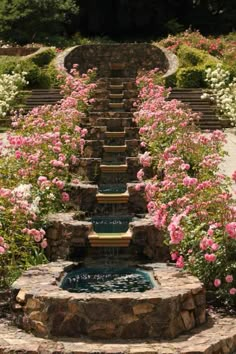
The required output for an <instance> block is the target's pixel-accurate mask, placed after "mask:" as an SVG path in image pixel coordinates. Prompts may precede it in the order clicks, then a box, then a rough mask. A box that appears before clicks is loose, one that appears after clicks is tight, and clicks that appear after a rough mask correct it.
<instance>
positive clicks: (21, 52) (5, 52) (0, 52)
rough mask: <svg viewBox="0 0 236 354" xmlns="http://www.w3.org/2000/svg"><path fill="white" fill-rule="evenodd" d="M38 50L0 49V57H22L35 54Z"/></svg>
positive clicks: (20, 48)
mask: <svg viewBox="0 0 236 354" xmlns="http://www.w3.org/2000/svg"><path fill="white" fill-rule="evenodd" d="M37 50H38V48H24V47H9V48H0V55H6V56H19V57H23V56H26V55H30V54H32V53H35V52H36V51H37Z"/></svg>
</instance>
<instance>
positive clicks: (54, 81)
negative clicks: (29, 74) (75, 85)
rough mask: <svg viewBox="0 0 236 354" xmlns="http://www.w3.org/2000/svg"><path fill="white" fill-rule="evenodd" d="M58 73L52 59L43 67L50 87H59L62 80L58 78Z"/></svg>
mask: <svg viewBox="0 0 236 354" xmlns="http://www.w3.org/2000/svg"><path fill="white" fill-rule="evenodd" d="M59 74H60V72H59V70H58V69H57V68H56V66H55V63H54V62H53V61H52V62H51V63H50V64H49V65H48V66H47V67H46V68H45V75H46V76H47V78H48V80H49V83H50V87H60V86H61V85H62V80H61V79H60V78H59Z"/></svg>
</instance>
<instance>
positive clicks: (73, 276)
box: [61, 267, 154, 293]
mask: <svg viewBox="0 0 236 354" xmlns="http://www.w3.org/2000/svg"><path fill="white" fill-rule="evenodd" d="M61 288H62V289H63V290H67V291H69V292H74V293H103V292H116V293H121V292H144V291H146V290H150V289H153V288H154V282H153V280H152V278H151V277H150V275H149V273H148V272H146V271H144V270H141V269H138V268H132V267H115V268H114V267H110V268H108V267H96V268H90V267H81V268H78V269H75V270H72V271H71V272H69V273H68V274H67V275H66V276H65V277H64V279H63V281H62V284H61Z"/></svg>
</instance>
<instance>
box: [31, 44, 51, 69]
mask: <svg viewBox="0 0 236 354" xmlns="http://www.w3.org/2000/svg"><path fill="white" fill-rule="evenodd" d="M55 56H56V49H55V48H52V47H51V48H40V49H39V50H38V51H37V52H36V53H34V54H32V55H30V58H31V61H32V62H33V63H34V64H36V65H37V66H39V67H42V66H45V65H48V64H49V63H50V62H51V61H52V59H54V58H55Z"/></svg>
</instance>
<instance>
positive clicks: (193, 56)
mask: <svg viewBox="0 0 236 354" xmlns="http://www.w3.org/2000/svg"><path fill="white" fill-rule="evenodd" d="M177 55H178V57H179V59H180V66H181V67H186V66H196V65H199V64H203V62H204V60H205V58H206V54H205V53H204V52H203V51H202V50H199V49H196V48H192V47H189V46H187V45H181V46H180V48H179V49H178V51H177Z"/></svg>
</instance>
